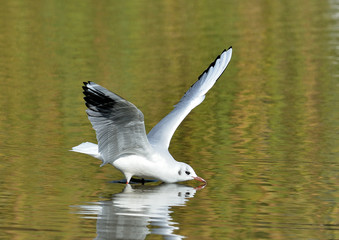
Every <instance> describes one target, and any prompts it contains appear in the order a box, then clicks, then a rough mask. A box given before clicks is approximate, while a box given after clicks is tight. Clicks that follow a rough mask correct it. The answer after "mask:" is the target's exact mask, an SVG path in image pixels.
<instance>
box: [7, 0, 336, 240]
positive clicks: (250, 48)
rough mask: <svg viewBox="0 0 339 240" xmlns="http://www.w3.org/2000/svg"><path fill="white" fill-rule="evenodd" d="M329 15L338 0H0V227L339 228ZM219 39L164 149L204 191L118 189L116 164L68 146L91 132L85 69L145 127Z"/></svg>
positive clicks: (324, 233)
mask: <svg viewBox="0 0 339 240" xmlns="http://www.w3.org/2000/svg"><path fill="white" fill-rule="evenodd" d="M338 12H339V2H338V1H337V0H328V1H325V0H309V1H288V0H285V1H264V0H262V1H261V0H260V1H251V0H247V1H236V0H230V1H221V0H215V1H185V2H182V1H155V0H154V1H153V0H152V1H146V0H141V1H134V0H133V1H63V0H61V1H60V0H59V1H54V0H51V1H18V0H13V1H2V3H1V7H0V83H1V86H0V91H1V94H0V159H1V160H0V239H94V238H96V237H97V239H127V238H128V237H131V236H132V239H144V238H146V239H172V238H177V239H180V238H181V237H186V238H188V239H338V238H339V154H338V149H339V142H338V138H339V114H338V113H339V108H338V106H339V105H338V103H339V91H338V87H339V82H338V80H339V49H338V46H339V38H338V36H339V16H338ZM230 45H232V46H233V57H232V60H231V62H230V64H229V66H228V68H227V70H226V71H225V73H224V74H223V75H222V77H221V78H220V79H219V81H218V82H217V84H216V85H215V86H214V88H212V90H211V91H210V92H209V93H208V94H207V96H206V99H205V101H204V102H203V103H202V104H201V105H200V106H199V107H197V108H196V109H194V110H193V111H192V112H191V113H190V115H189V116H188V117H187V118H186V119H185V121H184V122H183V123H182V124H181V125H180V127H179V128H178V130H177V131H176V133H175V135H174V137H173V139H172V142H171V146H170V151H171V153H172V154H173V156H174V157H175V158H176V159H177V160H178V161H184V162H186V163H189V164H190V165H191V166H192V167H193V168H194V169H195V171H196V172H197V174H198V175H199V176H201V177H203V178H204V179H206V180H207V181H208V185H207V186H206V187H205V188H204V189H201V190H199V191H196V190H194V187H196V186H197V183H195V182H187V183H185V184H186V186H183V185H173V186H166V185H165V186H163V185H159V184H150V185H149V186H146V187H142V186H133V188H134V189H124V188H125V186H124V185H121V184H112V183H109V181H112V180H117V179H122V178H123V176H122V175H121V173H120V172H118V171H117V170H115V169H114V168H113V167H111V166H105V167H102V168H100V167H99V164H100V162H99V161H97V160H96V159H94V158H91V157H89V156H86V155H82V154H76V153H73V152H69V151H68V150H69V149H71V148H72V147H73V146H75V145H78V144H79V143H81V142H84V141H92V142H95V141H96V140H95V135H94V131H93V130H92V128H91V125H90V123H89V121H88V119H87V116H86V114H85V106H84V102H83V99H82V89H81V85H82V82H83V81H94V82H97V83H98V84H101V85H103V86H105V87H106V88H108V89H110V90H112V91H114V92H116V93H117V94H119V95H120V96H122V97H124V98H126V99H127V100H129V101H131V102H132V103H134V104H135V105H136V106H137V107H138V108H139V109H140V110H141V111H142V112H143V113H144V115H145V124H146V129H147V131H149V130H150V129H151V128H152V127H153V126H154V125H155V124H156V123H157V122H158V121H159V120H160V119H161V118H162V117H164V116H165V115H166V114H167V113H168V112H169V111H170V110H171V109H172V107H173V105H175V104H176V103H177V102H178V100H179V99H180V98H181V97H182V95H183V94H184V92H185V91H186V90H187V89H188V88H189V87H190V86H191V85H192V84H193V83H194V82H195V80H196V79H197V77H198V76H199V75H200V74H201V73H202V71H203V70H205V68H206V67H207V66H208V65H209V64H210V63H211V62H212V61H213V60H214V59H215V57H216V56H217V55H218V54H219V53H220V52H221V51H222V50H223V49H224V48H228V47H229V46H230ZM164 192H165V193H166V194H165V193H164ZM156 204H157V205H156ZM154 205H156V206H158V208H154ZM138 214H139V215H138ZM121 216H125V218H122V217H121ZM128 216H132V217H131V218H128ZM120 220H121V221H124V222H123V224H122V223H121V222H119V221H120ZM161 224H162V227H161V226H160V225H161ZM103 229H106V232H105V233H103V232H102V231H103ZM115 229H118V230H117V231H115ZM113 233H116V234H117V235H115V236H120V238H118V237H113V235H114V234H113ZM124 234H131V235H129V236H127V235H124ZM133 234H134V235H133Z"/></svg>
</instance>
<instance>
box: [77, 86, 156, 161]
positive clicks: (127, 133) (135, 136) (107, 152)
mask: <svg viewBox="0 0 339 240" xmlns="http://www.w3.org/2000/svg"><path fill="white" fill-rule="evenodd" d="M84 85H85V86H83V89H84V95H85V97H84V99H85V101H86V106H87V107H88V109H87V110H86V112H87V115H88V119H89V120H90V122H91V123H92V126H93V128H94V130H95V132H96V136H97V140H98V146H99V153H100V155H101V156H102V158H103V164H102V165H105V164H106V163H112V162H113V161H114V160H116V159H117V158H119V157H121V156H122V155H131V154H138V155H144V156H146V157H147V155H148V153H149V152H150V151H151V145H150V144H149V142H148V140H147V136H146V131H145V125H144V115H143V114H142V112H141V111H140V110H139V109H138V108H137V107H136V106H134V105H133V104H132V103H130V102H128V101H126V100H125V99H123V98H121V97H119V96H118V95H116V94H114V93H112V92H111V91H108V90H107V89H106V88H104V87H102V86H100V85H98V84H96V83H94V82H87V83H86V82H85V83H84Z"/></svg>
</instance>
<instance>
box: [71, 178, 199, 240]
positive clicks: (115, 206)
mask: <svg viewBox="0 0 339 240" xmlns="http://www.w3.org/2000/svg"><path fill="white" fill-rule="evenodd" d="M195 192H196V190H195V189H194V188H192V187H189V186H184V185H179V184H162V185H158V186H145V185H139V186H133V187H132V186H131V185H126V187H125V189H124V191H123V192H121V193H118V194H114V195H113V197H112V199H111V200H109V201H100V202H95V203H93V204H92V205H82V206H77V207H79V208H80V209H81V211H79V212H78V214H84V215H87V216H86V217H85V218H92V217H88V215H97V216H96V218H97V237H96V238H95V239H145V238H146V235H148V234H156V235H163V236H164V239H182V238H183V236H180V235H176V234H174V233H173V231H174V230H177V229H179V227H178V226H175V225H177V224H178V223H175V222H173V221H172V217H171V215H170V214H171V213H172V211H171V210H170V208H171V207H173V206H185V203H186V202H187V201H188V198H191V197H193V196H194V194H195Z"/></svg>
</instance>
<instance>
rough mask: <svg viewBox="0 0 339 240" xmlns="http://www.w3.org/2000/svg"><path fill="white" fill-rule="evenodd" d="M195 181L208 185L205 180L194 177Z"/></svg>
mask: <svg viewBox="0 0 339 240" xmlns="http://www.w3.org/2000/svg"><path fill="white" fill-rule="evenodd" d="M193 178H194V179H195V180H197V181H199V182H203V183H207V182H206V180H205V179H203V178H201V177H193Z"/></svg>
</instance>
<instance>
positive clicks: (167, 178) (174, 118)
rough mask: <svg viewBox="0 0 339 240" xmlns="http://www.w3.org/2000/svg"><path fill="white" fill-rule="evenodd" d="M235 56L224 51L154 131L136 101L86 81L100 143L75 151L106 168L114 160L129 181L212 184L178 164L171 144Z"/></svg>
mask: <svg viewBox="0 0 339 240" xmlns="http://www.w3.org/2000/svg"><path fill="white" fill-rule="evenodd" d="M231 56H232V47H230V48H228V49H227V50H224V51H223V52H222V53H221V54H220V55H219V56H218V57H217V58H216V59H215V61H214V62H213V63H212V64H211V65H210V66H209V67H208V68H207V69H206V70H205V71H204V72H203V73H202V74H201V75H200V76H199V78H198V80H197V81H196V82H195V83H194V84H193V85H192V86H191V88H190V89H188V91H187V92H186V93H185V95H184V96H183V97H182V98H181V100H180V101H179V103H178V104H177V105H175V107H174V109H173V110H172V111H171V112H170V113H169V114H168V115H167V116H166V117H164V118H163V119H162V120H161V121H160V122H159V123H158V124H157V125H156V126H155V127H154V128H153V129H152V130H151V131H150V132H149V133H148V135H146V130H145V124H144V115H143V114H142V112H141V111H140V110H139V109H138V108H137V107H136V106H134V104H132V103H130V102H128V101H127V100H125V99H123V98H122V97H120V96H118V95H117V94H115V93H113V92H111V91H109V90H107V89H106V88H104V87H102V86H100V85H98V84H96V83H94V82H87V83H86V82H85V83H84V86H83V89H84V95H85V97H84V99H85V101H86V106H87V108H88V109H87V110H86V112H87V115H88V119H89V120H90V122H91V123H92V126H93V128H94V130H95V132H96V137H97V140H98V145H97V144H94V143H90V142H84V143H81V144H80V145H78V146H76V147H73V148H72V150H71V151H74V152H79V153H84V154H88V155H91V156H93V157H95V158H98V159H100V160H101V161H102V162H103V163H102V164H101V165H100V166H103V165H106V164H107V163H110V164H112V165H113V166H114V167H116V168H117V169H118V170H120V171H121V172H122V173H123V174H124V175H125V177H126V184H128V183H129V182H130V180H131V178H132V176H137V177H140V178H154V179H158V180H160V181H163V182H166V183H174V182H181V181H187V180H192V179H195V180H198V181H200V182H203V183H206V181H205V180H204V179H203V178H201V177H198V176H197V175H196V173H195V172H194V170H193V168H192V167H191V166H190V165H188V164H186V163H183V162H177V161H176V160H175V159H174V158H173V157H172V155H171V154H170V153H169V151H168V147H169V144H170V141H171V138H172V136H173V134H174V132H175V130H176V129H177V127H178V126H179V124H180V123H181V122H182V121H183V120H184V118H185V117H186V116H187V115H188V114H189V112H190V111H191V110H192V109H193V108H195V107H196V106H198V105H199V104H200V103H201V102H202V101H203V100H204V99H205V94H206V93H207V92H208V90H210V89H211V88H212V87H213V85H214V84H215V82H216V81H217V79H218V78H219V77H220V75H221V74H222V73H223V72H224V70H225V69H226V67H227V65H228V63H229V61H230V60H231Z"/></svg>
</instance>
